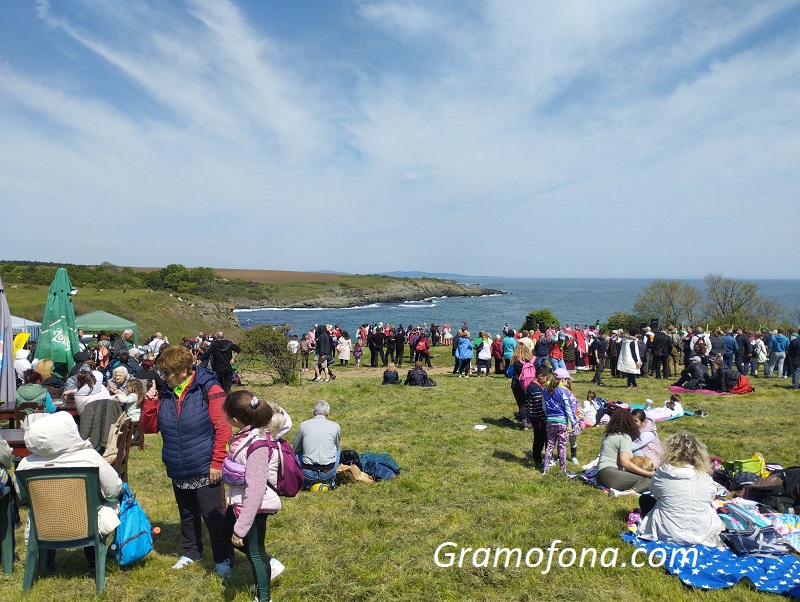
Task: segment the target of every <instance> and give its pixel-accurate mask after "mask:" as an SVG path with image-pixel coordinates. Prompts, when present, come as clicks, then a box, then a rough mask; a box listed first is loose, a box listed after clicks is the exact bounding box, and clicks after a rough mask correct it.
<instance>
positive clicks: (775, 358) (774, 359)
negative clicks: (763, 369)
mask: <svg viewBox="0 0 800 602" xmlns="http://www.w3.org/2000/svg"><path fill="white" fill-rule="evenodd" d="M785 359H786V352H785V351H773V352H772V353H771V354H770V356H769V364H767V378H770V377H771V376H772V371H773V370H774V369H775V367H776V364H777V368H778V378H780V377H781V375H782V374H783V361H784V360H785Z"/></svg>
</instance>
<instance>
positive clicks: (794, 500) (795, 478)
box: [742, 466, 800, 513]
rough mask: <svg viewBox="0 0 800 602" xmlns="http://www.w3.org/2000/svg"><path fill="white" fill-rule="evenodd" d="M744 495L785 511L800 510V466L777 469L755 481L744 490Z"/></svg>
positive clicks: (778, 510) (779, 510) (777, 509)
mask: <svg viewBox="0 0 800 602" xmlns="http://www.w3.org/2000/svg"><path fill="white" fill-rule="evenodd" d="M742 497H744V498H746V499H748V500H753V501H755V502H759V503H760V504H764V505H765V506H769V507H770V508H772V509H774V510H776V511H777V512H781V513H785V512H788V511H789V509H790V508H793V509H794V510H795V512H800V466H793V467H792V468H785V469H783V470H775V471H773V472H771V473H770V474H769V476H767V477H764V478H763V479H760V480H759V481H756V482H754V483H753V484H751V485H750V487H747V488H746V489H745V491H743V492H742Z"/></svg>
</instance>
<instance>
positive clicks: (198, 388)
mask: <svg viewBox="0 0 800 602" xmlns="http://www.w3.org/2000/svg"><path fill="white" fill-rule="evenodd" d="M213 384H217V385H218V384H219V381H217V375H216V374H214V372H212V371H210V370H207V369H206V368H201V367H199V366H198V367H197V368H195V372H194V379H193V380H192V382H191V383H190V384H189V387H188V388H187V390H186V391H185V394H184V396H183V401H182V402H181V412H180V418H179V417H178V404H177V398H176V397H175V393H174V392H173V391H172V389H170V388H169V387H163V388H162V389H161V391H160V393H161V405H160V407H159V410H158V426H159V429H160V430H161V437H162V439H163V441H164V444H163V448H162V450H161V459H162V460H163V462H164V465H165V466H166V467H167V476H169V478H171V479H178V480H181V479H187V478H189V477H196V476H203V475H208V473H209V470H210V469H211V458H212V455H213V452H214V434H215V433H214V425H213V424H212V423H211V416H210V414H209V413H208V401H207V399H206V396H207V393H206V392H207V391H208V389H209V387H211V385H213Z"/></svg>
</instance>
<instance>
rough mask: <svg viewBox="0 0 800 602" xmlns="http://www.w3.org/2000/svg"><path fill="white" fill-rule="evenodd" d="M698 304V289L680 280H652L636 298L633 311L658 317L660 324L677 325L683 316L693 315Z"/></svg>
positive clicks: (690, 317) (645, 315)
mask: <svg viewBox="0 0 800 602" xmlns="http://www.w3.org/2000/svg"><path fill="white" fill-rule="evenodd" d="M699 305H700V291H698V290H697V289H696V288H694V287H693V286H691V285H690V284H686V283H685V282H681V281H680V280H663V279H658V280H653V282H651V283H650V284H649V285H648V286H647V287H646V288H645V289H644V290H643V291H642V292H641V293H639V297H638V298H637V299H636V302H635V303H634V305H633V311H634V313H635V314H636V315H637V316H642V317H648V318H658V319H659V320H660V321H661V323H662V324H664V325H665V326H668V325H679V324H680V323H681V321H682V320H683V319H684V318H689V320H690V321H691V319H692V318H693V317H694V314H695V312H696V308H697V307H698V306H699Z"/></svg>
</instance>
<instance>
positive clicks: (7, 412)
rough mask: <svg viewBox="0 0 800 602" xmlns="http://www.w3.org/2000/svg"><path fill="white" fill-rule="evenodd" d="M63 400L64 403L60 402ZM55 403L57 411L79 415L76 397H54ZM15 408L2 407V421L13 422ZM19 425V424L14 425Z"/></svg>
mask: <svg viewBox="0 0 800 602" xmlns="http://www.w3.org/2000/svg"><path fill="white" fill-rule="evenodd" d="M60 402H63V403H60ZM53 403H54V404H56V411H59V412H69V413H70V415H72V416H77V415H78V408H77V407H76V406H75V397H68V398H54V399H53ZM15 416H16V414H15V410H14V408H11V409H0V423H2V422H3V421H6V420H8V421H10V422H13V420H14V418H15ZM13 426H17V425H13Z"/></svg>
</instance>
